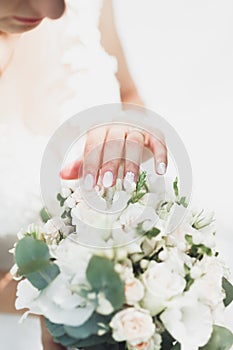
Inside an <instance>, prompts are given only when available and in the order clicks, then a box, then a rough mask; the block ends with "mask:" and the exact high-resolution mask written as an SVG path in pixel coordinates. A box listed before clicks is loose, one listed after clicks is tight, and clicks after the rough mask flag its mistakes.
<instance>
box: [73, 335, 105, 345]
mask: <svg viewBox="0 0 233 350" xmlns="http://www.w3.org/2000/svg"><path fill="white" fill-rule="evenodd" d="M108 338H109V334H105V335H102V336H101V337H100V336H98V335H92V336H90V337H89V338H88V339H83V340H80V341H78V342H76V343H75V346H76V347H78V348H86V347H90V346H93V345H94V346H95V345H98V344H103V343H105V344H106V342H107V341H108Z"/></svg>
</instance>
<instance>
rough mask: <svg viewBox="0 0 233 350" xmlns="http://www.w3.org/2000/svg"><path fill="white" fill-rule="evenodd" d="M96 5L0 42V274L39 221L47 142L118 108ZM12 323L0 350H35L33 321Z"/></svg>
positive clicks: (78, 3)
mask: <svg viewBox="0 0 233 350" xmlns="http://www.w3.org/2000/svg"><path fill="white" fill-rule="evenodd" d="M101 6H102V0H69V1H67V10H66V13H65V14H64V16H63V17H62V18H61V19H59V20H57V21H49V20H45V21H44V22H43V23H42V24H41V25H40V26H39V27H38V28H37V29H35V30H33V31H32V32H28V33H25V34H23V35H21V36H19V37H18V36H14V37H13V38H12V39H10V40H9V42H2V43H1V40H2V38H1V37H0V68H1V64H2V62H3V63H4V62H7V65H5V69H4V71H3V73H2V75H1V76H0V201H1V209H0V270H5V269H9V268H10V267H11V265H12V257H11V255H10V254H9V253H8V250H9V248H11V247H12V244H13V242H14V241H15V240H16V233H17V232H18V230H19V229H20V228H21V227H27V225H28V224H30V223H31V222H35V221H37V220H38V213H39V210H40V209H41V208H42V206H43V203H42V200H41V198H40V187H39V173H40V161H41V157H42V154H43V150H44V148H45V145H46V143H47V141H48V138H49V136H50V135H51V134H52V132H53V131H54V130H55V129H56V127H57V126H58V125H59V124H60V123H61V122H62V121H64V120H65V119H67V118H69V117H71V116H72V115H73V114H75V113H77V112H78V111H81V110H83V109H85V108H87V107H91V106H94V105H99V104H104V103H109V102H119V101H120V91H119V84H118V81H117V79H116V77H115V73H116V70H117V62H116V59H115V58H114V57H111V56H109V55H108V54H107V53H106V52H105V50H104V49H103V48H102V46H101V44H100V32H99V30H98V20H99V14H100V11H101ZM2 65H3V64H2ZM18 319H19V317H18V316H11V315H0V323H1V327H0V348H1V349H4V350H12V349H13V348H15V347H16V344H17V349H18V350H20V349H24V350H25V349H26V350H27V349H33V350H39V349H41V345H40V339H39V332H40V331H39V325H38V320H30V322H28V321H27V323H26V324H25V325H23V326H18V325H17V323H18ZM2 325H3V326H2ZM13 328H14V330H13ZM11 331H12V332H14V336H13V337H12V336H10V333H11Z"/></svg>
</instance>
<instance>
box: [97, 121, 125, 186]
mask: <svg viewBox="0 0 233 350" xmlns="http://www.w3.org/2000/svg"><path fill="white" fill-rule="evenodd" d="M124 143H125V131H124V129H123V128H120V127H111V128H110V129H109V130H108V133H107V137H106V139H105V144H104V148H103V164H102V167H101V180H102V184H103V186H104V187H111V186H113V185H114V184H115V183H116V179H117V175H118V169H119V166H120V162H121V158H122V156H123V150H124Z"/></svg>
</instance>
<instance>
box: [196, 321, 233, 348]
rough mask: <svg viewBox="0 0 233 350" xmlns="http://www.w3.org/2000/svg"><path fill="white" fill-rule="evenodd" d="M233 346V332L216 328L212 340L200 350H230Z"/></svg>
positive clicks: (223, 328) (219, 327)
mask: <svg viewBox="0 0 233 350" xmlns="http://www.w3.org/2000/svg"><path fill="white" fill-rule="evenodd" d="M232 345H233V334H232V332H231V331H230V330H229V329H227V328H225V327H221V326H214V328H213V332H212V335H211V338H210V340H209V342H208V344H206V345H205V346H203V347H201V348H199V349H200V350H230V348H231V347H232Z"/></svg>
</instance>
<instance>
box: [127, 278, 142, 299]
mask: <svg viewBox="0 0 233 350" xmlns="http://www.w3.org/2000/svg"><path fill="white" fill-rule="evenodd" d="M143 296H144V286H143V284H142V283H141V282H140V281H139V280H138V279H137V278H135V277H134V278H132V279H128V280H127V281H126V282H125V298H126V303H127V304H128V305H135V304H137V303H138V302H139V301H140V300H141V299H142V298H143Z"/></svg>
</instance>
